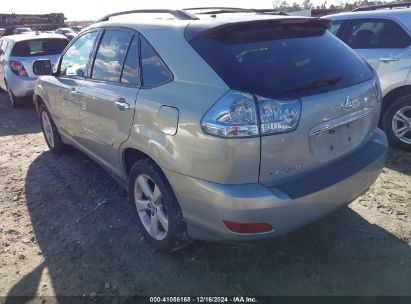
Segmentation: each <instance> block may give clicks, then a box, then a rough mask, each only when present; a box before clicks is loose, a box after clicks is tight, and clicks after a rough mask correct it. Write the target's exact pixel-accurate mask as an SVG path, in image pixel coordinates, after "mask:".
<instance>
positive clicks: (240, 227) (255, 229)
mask: <svg viewBox="0 0 411 304" xmlns="http://www.w3.org/2000/svg"><path fill="white" fill-rule="evenodd" d="M224 225H225V226H226V227H227V228H228V229H229V230H231V231H232V232H236V233H247V234H250V233H264V232H270V231H272V230H273V227H272V226H271V225H270V224H264V223H257V224H244V223H236V222H230V221H224Z"/></svg>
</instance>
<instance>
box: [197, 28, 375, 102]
mask: <svg viewBox="0 0 411 304" xmlns="http://www.w3.org/2000/svg"><path fill="white" fill-rule="evenodd" d="M288 22H289V21H288ZM190 43H191V45H192V46H193V48H194V49H195V50H196V51H197V52H198V53H199V54H200V55H201V56H202V57H203V58H204V60H205V61H206V62H207V63H208V64H209V65H210V66H211V67H212V68H213V69H214V70H215V71H216V72H217V73H218V74H219V75H220V77H221V78H222V79H223V80H224V81H225V82H226V83H227V84H228V85H229V86H230V87H231V88H233V89H236V90H240V91H243V92H248V93H254V94H257V95H261V96H264V97H270V98H285V99H287V98H294V97H297V96H303V95H313V94H319V93H323V92H327V91H331V90H335V89H338V88H343V87H348V86H352V85H355V84H357V83H360V82H363V81H366V80H369V79H371V78H372V77H373V72H372V70H371V69H370V68H369V67H368V66H367V65H366V64H365V63H364V62H363V61H362V60H361V59H360V58H359V57H358V56H357V55H355V54H354V52H353V51H352V50H350V49H349V48H348V47H347V46H346V45H345V44H344V43H342V42H341V41H340V40H339V39H338V38H336V37H334V36H333V35H332V34H331V33H329V32H328V31H326V26H324V25H321V24H320V23H319V22H318V23H306V24H290V23H287V24H280V23H278V22H277V23H273V22H272V21H271V22H267V21H266V22H254V23H250V22H247V23H243V24H240V25H238V26H237V25H236V26H233V25H229V26H226V27H221V28H217V29H215V30H211V31H210V30H208V31H206V32H205V34H201V33H200V35H199V36H198V37H195V38H194V39H192V40H191V41H190Z"/></svg>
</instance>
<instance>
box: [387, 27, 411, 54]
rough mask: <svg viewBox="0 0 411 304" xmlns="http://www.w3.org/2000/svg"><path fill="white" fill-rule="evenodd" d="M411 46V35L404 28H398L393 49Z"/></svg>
mask: <svg viewBox="0 0 411 304" xmlns="http://www.w3.org/2000/svg"><path fill="white" fill-rule="evenodd" d="M410 44H411V38H410V35H408V34H407V33H406V32H405V31H404V30H403V29H402V28H400V27H398V31H397V34H396V35H395V37H394V40H393V42H392V46H391V47H392V48H394V49H405V48H407V47H409V46H410Z"/></svg>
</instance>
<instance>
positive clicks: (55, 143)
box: [39, 103, 70, 153]
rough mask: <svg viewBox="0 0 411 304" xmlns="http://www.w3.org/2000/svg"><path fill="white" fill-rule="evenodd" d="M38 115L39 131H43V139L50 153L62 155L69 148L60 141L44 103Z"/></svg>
mask: <svg viewBox="0 0 411 304" xmlns="http://www.w3.org/2000/svg"><path fill="white" fill-rule="evenodd" d="M39 114H40V122H41V129H42V130H43V135H44V139H45V140H46V143H47V146H48V147H49V149H50V151H51V152H53V153H63V152H65V151H67V150H68V149H69V148H70V146H68V145H66V144H65V143H63V141H62V140H61V136H60V133H59V131H58V129H57V127H56V125H55V124H54V121H53V119H52V118H51V115H50V112H49V111H48V110H47V107H46V106H45V104H44V103H41V104H40V107H39Z"/></svg>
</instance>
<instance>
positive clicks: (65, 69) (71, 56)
mask: <svg viewBox="0 0 411 304" xmlns="http://www.w3.org/2000/svg"><path fill="white" fill-rule="evenodd" d="M97 34H98V32H97V31H94V32H89V33H86V34H84V35H82V36H81V37H79V38H78V39H77V40H76V41H75V42H74V43H73V44H72V45H71V46H70V48H69V49H68V50H67V51H66V53H65V54H64V55H63V58H62V60H61V65H60V75H61V76H80V77H84V75H85V73H86V67H87V63H88V61H89V59H90V55H91V52H92V51H93V47H94V42H95V41H96V38H97Z"/></svg>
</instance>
